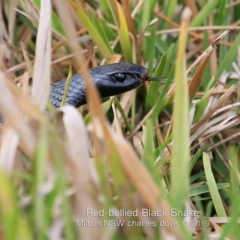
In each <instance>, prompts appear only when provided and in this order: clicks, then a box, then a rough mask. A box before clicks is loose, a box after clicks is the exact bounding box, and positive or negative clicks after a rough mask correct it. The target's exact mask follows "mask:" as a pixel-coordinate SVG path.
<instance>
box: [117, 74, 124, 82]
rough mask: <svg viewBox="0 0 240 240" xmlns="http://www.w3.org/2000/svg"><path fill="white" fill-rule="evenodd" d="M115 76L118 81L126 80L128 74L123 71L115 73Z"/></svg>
mask: <svg viewBox="0 0 240 240" xmlns="http://www.w3.org/2000/svg"><path fill="white" fill-rule="evenodd" d="M114 78H115V79H116V80H117V81H118V82H124V81H125V79H126V75H125V74H123V73H115V74H114Z"/></svg>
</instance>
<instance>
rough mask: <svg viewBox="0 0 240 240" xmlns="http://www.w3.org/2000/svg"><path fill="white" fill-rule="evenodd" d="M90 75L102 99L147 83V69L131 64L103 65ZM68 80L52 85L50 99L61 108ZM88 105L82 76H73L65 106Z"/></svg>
mask: <svg viewBox="0 0 240 240" xmlns="http://www.w3.org/2000/svg"><path fill="white" fill-rule="evenodd" d="M89 74H90V76H91V78H92V81H93V83H94V85H95V86H96V88H97V89H98V91H99V93H100V95H101V97H110V96H114V95H118V94H121V93H124V92H127V91H130V90H132V89H134V88H137V87H139V86H141V85H142V84H143V83H144V81H146V79H147V76H148V71H147V69H146V68H144V67H142V66H139V65H136V64H133V63H129V62H123V63H114V64H107V65H102V66H99V67H96V68H92V69H90V70H89ZM65 83H66V79H62V80H60V81H58V82H56V83H54V84H52V85H51V92H50V99H51V102H52V104H53V105H54V106H55V107H56V108H59V107H60V105H61V101H62V97H63V94H64V88H65ZM85 103H86V88H85V83H84V80H83V79H82V76H81V74H75V75H73V76H72V80H71V82H70V86H69V88H68V94H67V98H66V101H65V104H70V105H73V106H75V107H79V106H81V105H83V104H85Z"/></svg>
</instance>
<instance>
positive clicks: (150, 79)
mask: <svg viewBox="0 0 240 240" xmlns="http://www.w3.org/2000/svg"><path fill="white" fill-rule="evenodd" d="M163 79H164V80H165V79H167V78H166V77H147V78H146V81H160V80H163Z"/></svg>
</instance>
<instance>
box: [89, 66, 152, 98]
mask: <svg viewBox="0 0 240 240" xmlns="http://www.w3.org/2000/svg"><path fill="white" fill-rule="evenodd" d="M90 75H91V76H92V79H93V82H94V84H95V86H96V87H97V89H98V91H99V93H100V95H101V96H102V97H109V96H113V95H118V94H121V93H124V92H127V91H130V90H132V89H134V88H137V87H139V86H141V85H142V84H143V83H144V81H146V80H147V78H148V70H147V69H146V68H144V67H142V66H139V65H136V64H133V63H129V62H122V63H113V64H107V65H102V66H99V67H96V68H93V69H91V70H90Z"/></svg>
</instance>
